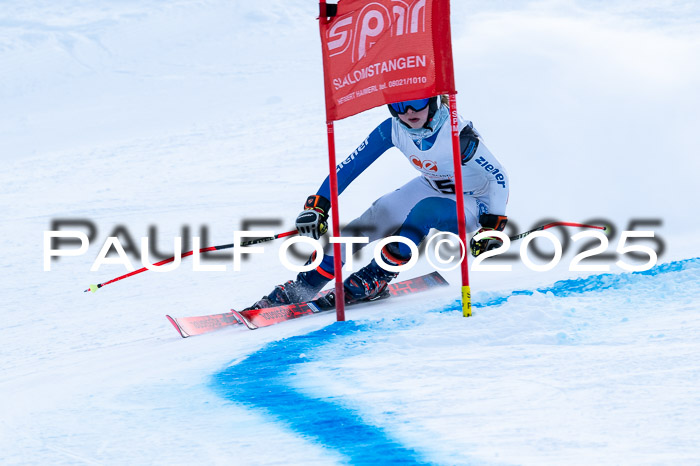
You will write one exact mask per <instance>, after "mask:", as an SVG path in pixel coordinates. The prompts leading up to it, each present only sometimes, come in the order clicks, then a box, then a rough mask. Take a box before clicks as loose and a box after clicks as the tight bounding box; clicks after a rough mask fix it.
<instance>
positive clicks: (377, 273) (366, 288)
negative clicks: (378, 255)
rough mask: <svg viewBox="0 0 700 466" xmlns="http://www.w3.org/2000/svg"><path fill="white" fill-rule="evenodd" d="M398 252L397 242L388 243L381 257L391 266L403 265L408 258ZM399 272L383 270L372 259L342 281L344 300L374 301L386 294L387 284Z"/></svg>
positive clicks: (348, 301)
mask: <svg viewBox="0 0 700 466" xmlns="http://www.w3.org/2000/svg"><path fill="white" fill-rule="evenodd" d="M410 258H411V257H410V254H409V256H408V257H405V256H402V255H401V254H400V253H399V250H398V245H397V243H389V244H388V245H387V246H385V247H384V248H382V259H383V260H384V262H385V263H387V264H389V265H392V266H399V265H404V264H405V263H406V262H408V261H409V260H410ZM398 275H399V272H390V271H388V270H384V269H383V268H381V267H380V266H379V264H377V262H376V261H375V260H374V259H372V262H370V263H369V265H366V266H365V267H362V268H361V269H360V270H358V271H357V272H355V273H353V274H352V275H350V276H349V277H348V278H347V279H346V280H345V282H344V283H343V285H344V287H345V302H346V303H348V304H349V303H356V302H358V301H374V300H377V299H381V298H383V297H385V296H387V295H388V293H389V291H388V290H387V285H388V284H389V282H390V281H392V280H393V279H394V278H396V277H397V276H398Z"/></svg>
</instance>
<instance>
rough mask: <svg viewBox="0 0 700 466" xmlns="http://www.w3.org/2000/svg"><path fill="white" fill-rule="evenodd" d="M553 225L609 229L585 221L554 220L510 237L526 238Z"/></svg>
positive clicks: (514, 239) (514, 238) (511, 238)
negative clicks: (587, 223)
mask: <svg viewBox="0 0 700 466" xmlns="http://www.w3.org/2000/svg"><path fill="white" fill-rule="evenodd" d="M553 227H578V228H595V229H596V230H603V231H607V230H608V228H607V227H601V226H598V225H586V224H585V223H573V222H553V223H548V224H546V225H542V226H541V227H537V228H535V229H532V230H530V231H526V232H524V233H518V234H517V235H513V236H511V237H510V240H511V241H517V240H519V239H523V238H525V237H526V236H527V235H529V234H532V233H534V232H536V231H542V230H546V229H548V228H553Z"/></svg>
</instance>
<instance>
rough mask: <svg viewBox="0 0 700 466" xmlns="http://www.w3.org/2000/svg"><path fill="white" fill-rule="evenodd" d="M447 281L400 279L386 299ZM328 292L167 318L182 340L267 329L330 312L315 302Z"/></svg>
mask: <svg viewBox="0 0 700 466" xmlns="http://www.w3.org/2000/svg"><path fill="white" fill-rule="evenodd" d="M447 285H448V283H447V280H445V279H444V278H443V277H442V275H440V274H439V273H438V272H432V273H429V274H427V275H423V276H420V277H416V278H411V279H408V280H403V281H400V282H396V283H390V284H389V286H388V287H387V290H388V291H389V294H388V295H387V296H386V297H387V298H388V297H392V296H402V295H407V294H412V293H418V292H422V291H426V290H428V289H430V288H434V287H438V286H447ZM329 291H330V290H327V291H323V292H321V293H319V294H318V295H317V296H316V298H315V300H312V301H309V302H306V303H299V304H288V305H283V306H277V307H271V308H265V309H250V310H247V311H242V312H238V311H236V310H234V309H232V310H231V311H230V312H225V313H222V314H211V315H205V316H195V317H171V316H169V315H166V316H165V317H166V318H167V319H168V321H169V322H170V323H171V324H172V325H173V327H175V330H177V332H178V333H179V334H180V336H181V337H182V338H187V337H191V336H194V335H201V334H203V333H208V332H213V331H214V330H219V329H220V328H224V327H228V326H231V325H238V324H245V325H246V327H248V328H249V329H251V330H252V329H255V328H258V327H267V326H268V325H273V324H276V323H279V322H284V321H286V320H291V319H295V318H297V317H301V316H304V315H308V314H315V313H319V312H323V311H328V310H330V309H322V308H321V307H320V306H319V305H318V304H316V303H315V301H316V300H317V299H318V298H319V297H321V296H323V295H325V294H327V293H328V292H329Z"/></svg>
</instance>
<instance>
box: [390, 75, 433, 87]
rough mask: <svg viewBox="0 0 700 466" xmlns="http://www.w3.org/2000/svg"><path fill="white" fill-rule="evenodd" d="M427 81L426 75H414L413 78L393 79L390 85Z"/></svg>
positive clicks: (396, 85)
mask: <svg viewBox="0 0 700 466" xmlns="http://www.w3.org/2000/svg"><path fill="white" fill-rule="evenodd" d="M427 82H428V78H426V77H425V76H413V77H411V78H401V79H393V80H391V81H389V87H399V86H406V85H409V84H425V83H427Z"/></svg>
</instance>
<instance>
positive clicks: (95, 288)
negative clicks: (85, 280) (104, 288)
mask: <svg viewBox="0 0 700 466" xmlns="http://www.w3.org/2000/svg"><path fill="white" fill-rule="evenodd" d="M90 291H92V292H93V293H94V292H95V291H97V285H90Z"/></svg>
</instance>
